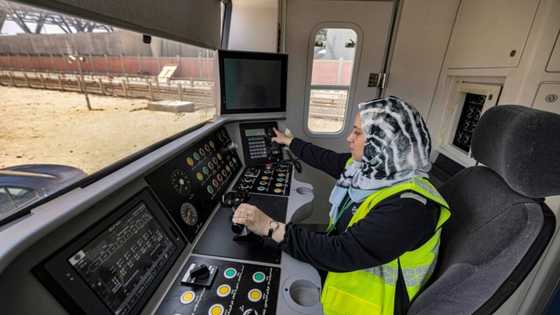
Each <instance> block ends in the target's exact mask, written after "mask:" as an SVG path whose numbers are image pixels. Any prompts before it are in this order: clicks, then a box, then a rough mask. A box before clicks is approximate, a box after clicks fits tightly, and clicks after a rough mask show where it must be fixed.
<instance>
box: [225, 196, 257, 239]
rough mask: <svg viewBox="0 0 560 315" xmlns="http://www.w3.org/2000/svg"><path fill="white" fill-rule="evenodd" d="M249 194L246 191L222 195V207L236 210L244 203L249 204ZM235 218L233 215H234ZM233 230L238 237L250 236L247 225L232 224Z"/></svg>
mask: <svg viewBox="0 0 560 315" xmlns="http://www.w3.org/2000/svg"><path fill="white" fill-rule="evenodd" d="M249 196H250V195H249V193H247V192H245V191H230V192H227V193H225V194H224V195H222V205H223V206H224V207H230V208H232V210H235V208H237V207H238V206H239V205H240V204H242V203H243V202H247V201H248V200H249ZM232 216H233V213H232ZM231 230H232V232H233V233H235V234H236V235H243V234H244V235H246V234H248V232H247V229H246V227H245V225H243V224H236V223H232V224H231Z"/></svg>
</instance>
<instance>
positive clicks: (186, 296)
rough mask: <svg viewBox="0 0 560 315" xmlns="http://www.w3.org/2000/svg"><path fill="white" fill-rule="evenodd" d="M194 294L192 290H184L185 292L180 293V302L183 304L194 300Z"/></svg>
mask: <svg viewBox="0 0 560 315" xmlns="http://www.w3.org/2000/svg"><path fill="white" fill-rule="evenodd" d="M195 297H196V294H194V292H193V291H186V292H185V293H183V294H181V303H183V304H190V303H191V302H192V301H194V298H195Z"/></svg>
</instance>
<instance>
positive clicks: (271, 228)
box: [268, 220, 280, 238]
mask: <svg viewBox="0 0 560 315" xmlns="http://www.w3.org/2000/svg"><path fill="white" fill-rule="evenodd" d="M279 226H280V223H278V222H276V221H274V220H272V221H270V223H269V225H268V238H272V234H273V233H274V231H276V229H278V227H279Z"/></svg>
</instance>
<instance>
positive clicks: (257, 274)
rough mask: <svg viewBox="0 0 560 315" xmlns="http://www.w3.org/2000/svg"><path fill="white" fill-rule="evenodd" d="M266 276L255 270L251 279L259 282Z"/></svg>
mask: <svg viewBox="0 0 560 315" xmlns="http://www.w3.org/2000/svg"><path fill="white" fill-rule="evenodd" d="M265 278H266V276H265V275H264V273H262V272H260V271H257V272H255V273H254V274H253V281H255V282H256V283H261V282H263V281H264V279H265Z"/></svg>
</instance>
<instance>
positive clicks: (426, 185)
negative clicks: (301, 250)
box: [321, 177, 451, 315]
mask: <svg viewBox="0 0 560 315" xmlns="http://www.w3.org/2000/svg"><path fill="white" fill-rule="evenodd" d="M404 191H414V192H416V193H418V194H420V195H421V196H423V197H425V198H428V199H430V200H432V201H434V202H436V203H438V204H439V205H440V206H441V211H440V215H439V219H438V222H437V224H436V229H435V232H434V235H433V236H432V237H431V238H430V239H429V240H428V241H426V242H425V243H424V244H423V245H422V246H420V247H419V248H417V249H415V250H413V251H409V252H406V253H404V254H402V255H401V256H400V257H398V258H397V259H395V260H393V261H391V262H388V263H386V264H384V265H381V266H376V267H372V268H368V269H363V270H358V271H353V272H342V273H337V272H329V273H328V275H327V279H326V281H325V284H324V286H323V292H322V294H321V303H322V304H323V311H324V313H325V314H327V315H331V314H353V315H360V314H384V315H385V314H387V315H388V314H393V312H394V304H395V294H396V283H397V278H398V268H399V261H400V264H401V270H402V274H403V278H404V282H405V285H406V290H407V292H408V297H409V300H412V299H413V298H414V297H415V296H416V294H417V293H418V292H419V291H420V289H421V288H422V286H423V285H424V284H425V283H426V282H427V281H428V279H429V277H430V276H431V275H432V273H433V271H434V268H435V266H436V262H437V256H438V251H439V243H440V234H441V226H442V225H443V224H444V223H445V222H446V221H447V220H448V219H449V217H450V216H451V213H450V212H449V210H448V209H449V205H448V204H447V202H446V201H445V200H444V199H443V198H442V197H441V195H440V194H439V193H438V191H437V190H436V189H435V188H434V187H433V186H432V184H431V183H430V182H429V181H427V180H426V179H424V178H421V177H415V178H413V179H411V180H410V181H407V182H404V183H400V184H396V185H393V186H390V187H387V188H384V189H381V190H378V191H376V192H375V193H373V194H372V195H370V196H369V197H367V198H366V199H365V200H364V201H363V202H362V203H361V204H360V206H359V207H358V209H357V210H356V212H355V213H354V215H353V216H352V219H351V220H350V223H349V224H348V227H350V226H352V225H354V224H355V223H356V222H358V221H359V220H361V219H363V218H364V217H365V216H366V215H367V214H368V213H369V211H370V210H371V209H373V208H374V207H375V206H376V205H377V204H379V203H380V202H381V201H383V200H385V199H387V198H389V197H391V196H395V195H397V194H399V193H401V192H404Z"/></svg>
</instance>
